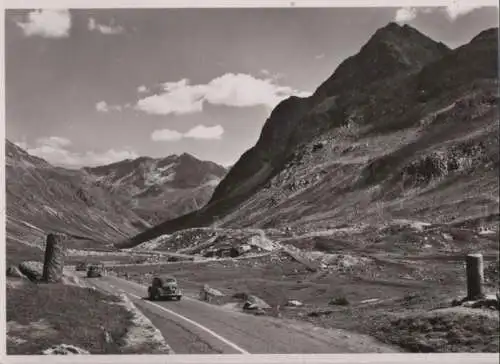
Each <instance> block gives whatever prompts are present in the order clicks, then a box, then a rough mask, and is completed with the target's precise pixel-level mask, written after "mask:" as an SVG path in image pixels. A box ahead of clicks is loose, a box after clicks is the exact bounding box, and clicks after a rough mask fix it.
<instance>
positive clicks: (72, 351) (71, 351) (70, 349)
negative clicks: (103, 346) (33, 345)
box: [42, 344, 90, 355]
mask: <svg viewBox="0 0 500 364" xmlns="http://www.w3.org/2000/svg"><path fill="white" fill-rule="evenodd" d="M42 353H43V355H82V354H83V355H87V354H90V353H89V352H88V351H87V350H84V349H82V348H79V347H77V346H73V345H67V344H60V345H54V346H52V347H50V348H48V349H46V350H44V351H43V352H42Z"/></svg>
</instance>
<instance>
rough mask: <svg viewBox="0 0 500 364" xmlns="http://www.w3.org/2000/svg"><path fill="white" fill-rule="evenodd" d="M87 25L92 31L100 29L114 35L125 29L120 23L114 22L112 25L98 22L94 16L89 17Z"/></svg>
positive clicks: (101, 31)
mask: <svg viewBox="0 0 500 364" xmlns="http://www.w3.org/2000/svg"><path fill="white" fill-rule="evenodd" d="M87 27H88V29H89V30H90V31H98V32H100V33H102V34H107V35H114V34H120V33H123V32H124V31H125V29H124V28H123V27H122V26H120V25H115V24H114V22H112V23H111V25H103V24H99V23H97V22H96V20H95V19H94V18H89V22H88V24H87Z"/></svg>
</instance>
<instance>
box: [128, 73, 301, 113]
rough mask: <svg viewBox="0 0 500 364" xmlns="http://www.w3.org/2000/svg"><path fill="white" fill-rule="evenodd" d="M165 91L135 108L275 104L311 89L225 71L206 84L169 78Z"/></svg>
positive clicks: (178, 109) (163, 109)
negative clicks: (300, 88) (303, 89)
mask: <svg viewBox="0 0 500 364" xmlns="http://www.w3.org/2000/svg"><path fill="white" fill-rule="evenodd" d="M162 88H163V90H162V92H160V93H158V94H155V95H151V96H147V97H145V98H142V99H140V100H139V101H138V102H137V105H136V109H138V110H141V111H143V112H145V113H148V114H157V115H169V114H175V115H181V114H189V113H195V112H201V111H202V110H203V104H204V103H205V102H207V103H209V104H212V105H224V106H232V107H250V106H258V105H263V106H267V107H269V108H273V107H274V106H276V105H277V104H278V103H279V102H280V101H282V100H283V99H286V98H287V97H289V96H292V95H295V96H309V93H308V92H304V91H299V90H295V89H293V88H291V87H289V86H280V85H277V84H275V83H274V82H273V80H271V79H260V78H255V77H253V76H251V75H248V74H243V73H238V74H234V73H226V74H224V75H222V76H220V77H217V78H214V79H212V80H211V81H210V82H208V83H206V84H197V85H191V84H190V83H189V80H188V79H182V80H180V81H177V82H166V83H164V84H163V85H162Z"/></svg>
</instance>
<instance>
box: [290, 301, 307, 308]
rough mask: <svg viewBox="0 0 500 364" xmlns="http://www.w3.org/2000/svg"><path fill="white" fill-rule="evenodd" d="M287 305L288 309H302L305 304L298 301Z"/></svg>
mask: <svg viewBox="0 0 500 364" xmlns="http://www.w3.org/2000/svg"><path fill="white" fill-rule="evenodd" d="M286 305H287V306H288V307H301V306H304V304H303V303H302V302H300V301H297V300H289V301H288V302H287V303H286Z"/></svg>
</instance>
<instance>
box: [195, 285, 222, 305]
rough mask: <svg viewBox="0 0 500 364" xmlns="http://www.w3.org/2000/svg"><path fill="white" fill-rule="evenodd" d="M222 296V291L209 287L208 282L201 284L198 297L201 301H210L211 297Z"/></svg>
mask: <svg viewBox="0 0 500 364" xmlns="http://www.w3.org/2000/svg"><path fill="white" fill-rule="evenodd" d="M223 296H224V293H222V292H221V291H218V290H216V289H214V288H212V287H210V286H209V285H208V284H205V285H203V287H202V288H201V290H200V299H201V300H202V301H207V302H210V301H211V300H212V299H213V298H216V297H223Z"/></svg>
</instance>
